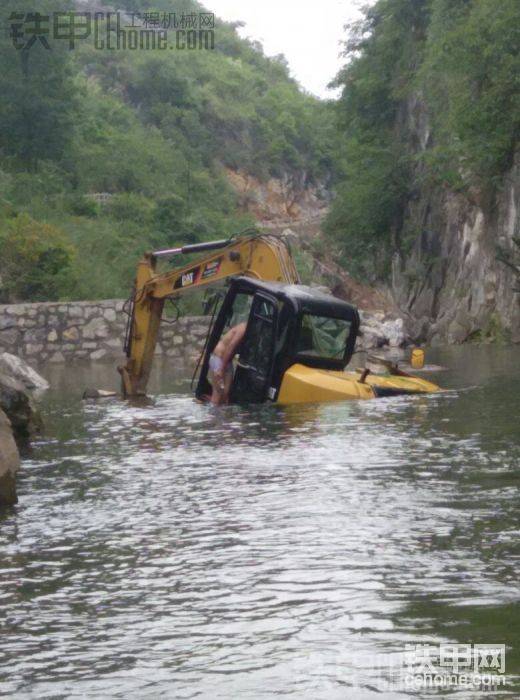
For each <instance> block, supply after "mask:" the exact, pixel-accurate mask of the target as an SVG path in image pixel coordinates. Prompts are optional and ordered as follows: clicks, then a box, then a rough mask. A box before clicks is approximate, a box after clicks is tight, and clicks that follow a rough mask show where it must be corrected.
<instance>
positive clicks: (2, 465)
mask: <svg viewBox="0 0 520 700" xmlns="http://www.w3.org/2000/svg"><path fill="white" fill-rule="evenodd" d="M19 466H20V456H19V454H18V448H17V446H16V443H15V441H14V437H13V433H12V431H11V423H10V422H9V419H8V418H7V416H6V415H5V413H4V412H3V411H2V410H1V409H0V506H6V505H7V506H9V505H13V504H14V503H16V502H17V500H18V498H17V496H16V472H17V471H18V467H19Z"/></svg>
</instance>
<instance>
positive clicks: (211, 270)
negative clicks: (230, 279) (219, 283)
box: [202, 257, 222, 280]
mask: <svg viewBox="0 0 520 700" xmlns="http://www.w3.org/2000/svg"><path fill="white" fill-rule="evenodd" d="M221 262H222V258H221V257H220V258H217V259H216V260H212V261H211V262H208V263H206V264H205V265H204V268H203V270H202V279H203V280H204V279H207V278H208V277H213V275H216V274H217V272H218V271H219V270H220V264H221Z"/></svg>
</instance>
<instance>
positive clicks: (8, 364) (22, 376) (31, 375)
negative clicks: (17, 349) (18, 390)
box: [0, 352, 49, 394]
mask: <svg viewBox="0 0 520 700" xmlns="http://www.w3.org/2000/svg"><path fill="white" fill-rule="evenodd" d="M0 374H5V375H7V376H8V377H12V378H13V379H16V380H17V381H18V382H20V383H21V384H23V386H24V387H25V388H26V389H27V390H28V391H30V392H31V393H33V394H40V393H41V392H43V391H46V390H47V389H48V388H49V382H48V381H47V380H46V379H44V378H43V377H41V376H40V375H39V374H38V372H36V371H35V370H34V369H33V368H32V367H30V366H29V365H28V364H27V362H24V360H22V359H21V358H19V357H17V356H16V355H11V354H10V353H8V352H3V353H1V354H0Z"/></svg>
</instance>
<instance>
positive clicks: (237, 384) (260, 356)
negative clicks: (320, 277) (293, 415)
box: [230, 294, 278, 403]
mask: <svg viewBox="0 0 520 700" xmlns="http://www.w3.org/2000/svg"><path fill="white" fill-rule="evenodd" d="M277 317H278V304H277V300H276V299H274V298H272V297H269V296H267V295H264V294H255V296H254V298H253V303H252V306H251V311H250V313H249V319H248V323H247V328H246V333H245V336H244V339H243V341H242V344H241V346H240V352H239V358H238V362H237V364H236V369H235V377H234V380H233V386H232V388H231V396H230V398H231V402H232V403H243V402H244V403H261V402H262V401H265V400H266V398H267V396H268V391H269V385H270V381H271V373H272V366H273V354H274V346H275V334H276V321H277Z"/></svg>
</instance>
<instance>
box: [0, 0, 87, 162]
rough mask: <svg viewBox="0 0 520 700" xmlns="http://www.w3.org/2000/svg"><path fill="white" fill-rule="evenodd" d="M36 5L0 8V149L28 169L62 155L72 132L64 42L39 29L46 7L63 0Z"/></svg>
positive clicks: (61, 6)
mask: <svg viewBox="0 0 520 700" xmlns="http://www.w3.org/2000/svg"><path fill="white" fill-rule="evenodd" d="M37 6H38V13H39V15H40V16H38V15H37V13H35V12H33V13H30V12H27V11H25V8H24V9H20V4H19V3H18V2H16V0H7V2H5V3H4V4H3V6H2V9H1V24H2V26H3V27H4V28H6V29H7V31H4V32H2V35H1V37H0V65H1V66H2V70H1V71H0V93H1V94H2V96H3V98H2V101H1V102H0V148H1V150H2V152H3V154H4V155H5V156H11V157H14V158H15V159H16V160H17V161H18V163H19V165H21V166H22V167H25V168H27V169H30V170H35V169H36V168H37V165H38V161H40V160H54V161H57V160H59V159H60V158H61V156H62V155H63V153H64V151H65V150H66V148H67V144H68V143H69V142H70V140H71V139H72V135H73V117H74V112H75V98H76V88H75V85H74V82H73V77H72V72H71V62H70V57H69V55H68V44H67V42H63V41H53V40H52V38H50V37H49V34H46V33H45V32H46V31H47V30H49V27H51V26H52V12H54V11H60V12H64V11H65V10H66V9H67V2H61V0H60V1H59V2H58V0H45V1H43V2H38V4H37ZM47 18H48V19H47ZM32 32H35V33H32ZM38 32H39V33H38ZM9 34H11V36H9Z"/></svg>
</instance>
